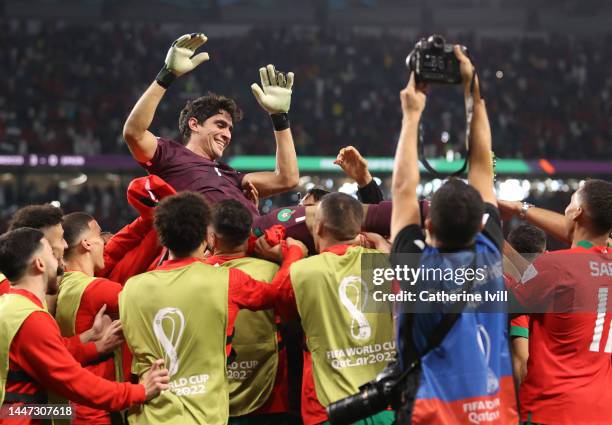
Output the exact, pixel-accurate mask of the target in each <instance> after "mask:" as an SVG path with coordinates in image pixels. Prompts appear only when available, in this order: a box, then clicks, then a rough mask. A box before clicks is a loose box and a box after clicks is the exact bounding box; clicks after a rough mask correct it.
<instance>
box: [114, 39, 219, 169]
mask: <svg viewBox="0 0 612 425" xmlns="http://www.w3.org/2000/svg"><path fill="white" fill-rule="evenodd" d="M206 40H208V39H207V38H206V36H205V35H204V34H201V33H197V34H185V35H182V36H181V37H179V38H178V39H177V40H176V41H174V43H172V46H170V49H169V50H168V53H167V55H166V60H165V63H164V67H163V68H162V70H161V71H160V72H159V74H158V75H157V78H156V79H155V81H154V82H153V83H152V84H151V85H150V86H149V88H148V89H147V90H146V91H145V92H144V94H143V95H142V96H141V97H140V99H138V102H136V105H135V106H134V109H132V112H131V113H130V115H129V117H128V119H127V121H126V122H125V124H124V126H123V138H124V139H125V141H126V142H127V144H128V147H129V148H130V152H131V153H132V156H133V157H134V159H136V161H138V162H147V161H149V160H150V159H151V158H153V155H155V150H156V149H157V138H156V137H155V136H154V135H153V134H152V133H151V132H150V131H149V126H150V125H151V122H152V121H153V117H154V116H155V111H156V110H157V106H158V105H159V102H160V101H161V99H162V97H164V94H165V93H166V89H167V88H168V87H169V86H170V84H171V83H172V82H173V81H174V80H175V79H176V78H177V77H180V76H181V75H183V74H185V73H187V72H189V71H191V70H192V69H194V68H195V67H196V66H198V65H199V64H201V63H202V62H205V61H207V60H208V59H209V56H208V53H206V52H204V53H200V54H198V55H195V56H194V53H195V51H196V49H198V48H199V47H200V46H201V45H202V44H204V43H206Z"/></svg>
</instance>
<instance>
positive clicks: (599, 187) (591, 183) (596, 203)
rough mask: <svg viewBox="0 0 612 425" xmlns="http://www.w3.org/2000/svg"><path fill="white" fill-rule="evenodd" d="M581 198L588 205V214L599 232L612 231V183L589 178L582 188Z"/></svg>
mask: <svg viewBox="0 0 612 425" xmlns="http://www.w3.org/2000/svg"><path fill="white" fill-rule="evenodd" d="M580 198H581V200H583V201H584V203H585V206H586V215H587V217H588V218H589V221H590V222H591V225H592V226H593V230H594V231H595V232H597V234H604V233H606V234H609V233H610V231H612V183H610V182H607V181H605V180H599V179H592V180H587V181H586V182H585V183H584V185H583V186H582V188H580Z"/></svg>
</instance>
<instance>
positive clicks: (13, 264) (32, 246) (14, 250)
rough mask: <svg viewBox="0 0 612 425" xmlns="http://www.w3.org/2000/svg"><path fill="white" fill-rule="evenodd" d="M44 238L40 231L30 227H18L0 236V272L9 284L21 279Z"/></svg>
mask: <svg viewBox="0 0 612 425" xmlns="http://www.w3.org/2000/svg"><path fill="white" fill-rule="evenodd" d="M44 237H45V235H44V234H43V233H42V232H41V231H40V230H37V229H32V228H30V227H20V228H18V229H15V230H12V231H10V232H6V233H5V234H3V235H2V236H0V272H2V273H3V274H4V275H5V276H6V278H7V279H8V280H9V281H11V282H15V281H17V280H19V279H21V278H22V277H23V275H24V274H25V273H26V271H27V269H28V266H29V264H30V261H31V260H32V256H33V255H34V253H35V252H36V251H37V250H38V249H40V247H41V243H40V241H41V240H42V238H44Z"/></svg>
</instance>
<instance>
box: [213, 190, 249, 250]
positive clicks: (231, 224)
mask: <svg viewBox="0 0 612 425" xmlns="http://www.w3.org/2000/svg"><path fill="white" fill-rule="evenodd" d="M252 224H253V217H252V216H251V213H250V212H249V210H248V209H247V207H245V206H244V205H242V204H241V203H240V202H238V201H236V200H233V199H228V200H226V201H222V202H219V203H218V204H217V205H216V206H215V209H214V212H213V216H212V226H213V229H214V230H215V233H216V234H218V235H219V236H221V237H222V238H223V243H224V244H226V245H227V246H228V247H236V246H238V245H241V244H243V243H244V242H245V241H246V240H247V239H248V238H249V235H250V233H251V225H252Z"/></svg>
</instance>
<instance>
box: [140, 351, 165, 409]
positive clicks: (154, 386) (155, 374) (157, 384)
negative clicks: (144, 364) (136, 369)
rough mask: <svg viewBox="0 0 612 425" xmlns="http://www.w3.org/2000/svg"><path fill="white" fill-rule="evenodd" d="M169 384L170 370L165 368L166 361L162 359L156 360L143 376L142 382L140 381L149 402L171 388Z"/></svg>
mask: <svg viewBox="0 0 612 425" xmlns="http://www.w3.org/2000/svg"><path fill="white" fill-rule="evenodd" d="M169 382H170V375H169V374H168V369H166V368H165V367H164V361H163V360H162V359H159V360H155V362H154V363H153V365H152V366H151V369H149V370H148V371H147V372H146V373H145V374H144V375H143V376H142V381H140V383H141V384H142V385H144V387H145V396H146V399H147V401H149V400H151V399H152V398H154V397H157V396H158V395H159V394H160V393H161V392H162V391H165V390H167V389H168V388H170V385H169Z"/></svg>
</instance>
